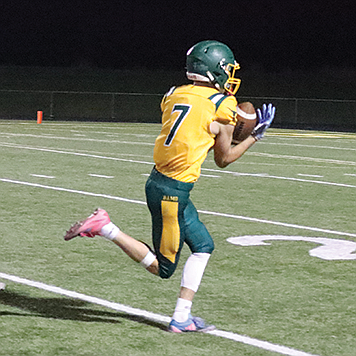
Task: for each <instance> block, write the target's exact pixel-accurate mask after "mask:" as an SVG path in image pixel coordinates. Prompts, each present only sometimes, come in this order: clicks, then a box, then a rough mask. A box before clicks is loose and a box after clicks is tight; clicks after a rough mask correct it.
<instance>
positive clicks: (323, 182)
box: [0, 143, 356, 188]
mask: <svg viewBox="0 0 356 356" xmlns="http://www.w3.org/2000/svg"><path fill="white" fill-rule="evenodd" d="M0 146H4V147H11V148H19V149H27V150H35V151H42V152H51V153H59V154H67V155H74V156H82V157H91V158H99V159H107V160H112V161H121V162H130V163H140V164H148V165H151V166H153V164H154V163H153V162H147V161H138V160H132V159H125V158H117V157H108V156H102V155H94V154H88V153H80V152H69V151H61V150H53V149H48V148H38V147H29V146H21V145H17V144H7V143H1V144H0ZM355 164H356V163H355ZM202 171H206V172H215V173H223V174H232V175H236V176H250V177H263V178H273V179H282V180H290V181H298V182H305V183H314V184H324V185H331V186H338V187H345V188H356V185H351V184H342V183H333V182H325V181H317V180H306V179H298V178H292V177H279V176H270V175H268V174H265V173H257V174H253V173H239V172H234V171H227V170H219V169H214V168H202Z"/></svg>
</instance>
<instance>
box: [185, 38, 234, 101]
mask: <svg viewBox="0 0 356 356" xmlns="http://www.w3.org/2000/svg"><path fill="white" fill-rule="evenodd" d="M238 69H240V65H239V64H238V63H237V62H236V61H235V57H234V54H233V53H232V51H231V49H230V48H229V47H228V46H226V45H225V44H223V43H221V42H218V41H202V42H198V43H197V44H196V45H194V46H193V47H192V48H190V49H189V50H188V52H187V77H188V79H190V80H193V81H202V82H210V83H212V84H214V86H215V87H216V88H217V89H218V90H219V91H220V92H221V93H229V94H231V95H235V94H236V92H237V90H238V89H239V87H240V83H241V79H239V78H236V77H235V75H236V71H237V70H238Z"/></svg>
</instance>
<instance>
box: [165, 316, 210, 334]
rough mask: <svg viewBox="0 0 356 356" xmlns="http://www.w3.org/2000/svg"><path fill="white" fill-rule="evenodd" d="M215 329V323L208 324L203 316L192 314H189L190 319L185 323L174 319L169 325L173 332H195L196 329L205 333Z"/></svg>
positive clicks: (169, 329)
mask: <svg viewBox="0 0 356 356" xmlns="http://www.w3.org/2000/svg"><path fill="white" fill-rule="evenodd" d="M214 329H215V326H214V325H208V324H206V323H205V321H204V320H203V319H202V318H199V317H196V316H191V315H189V318H188V320H187V321H184V322H183V323H179V322H178V321H175V320H174V319H172V321H171V322H170V324H169V327H168V331H170V332H173V333H183V332H194V331H195V332H202V333H205V332H207V331H211V330H214Z"/></svg>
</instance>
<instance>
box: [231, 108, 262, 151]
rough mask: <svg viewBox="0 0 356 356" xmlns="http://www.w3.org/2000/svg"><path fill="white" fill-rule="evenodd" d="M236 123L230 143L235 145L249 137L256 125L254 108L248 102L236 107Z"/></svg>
mask: <svg viewBox="0 0 356 356" xmlns="http://www.w3.org/2000/svg"><path fill="white" fill-rule="evenodd" d="M236 109H237V123H236V126H235V129H234V132H233V134H232V143H233V144H234V145H237V144H238V143H240V142H241V141H243V140H245V139H246V138H247V137H248V136H250V135H251V132H252V130H253V129H254V128H255V126H256V124H257V115H256V111H255V108H254V106H253V105H252V104H251V103H250V102H245V103H241V104H239V105H238V106H237V108H236Z"/></svg>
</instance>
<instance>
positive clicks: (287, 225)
mask: <svg viewBox="0 0 356 356" xmlns="http://www.w3.org/2000/svg"><path fill="white" fill-rule="evenodd" d="M0 182H4V183H12V184H19V185H25V186H30V187H34V188H42V189H50V190H55V191H61V192H67V193H74V194H81V195H87V196H92V197H97V198H105V199H112V200H118V201H123V202H127V203H134V204H141V205H146V202H144V201H140V200H134V199H126V198H122V197H117V196H114V195H109V194H97V193H92V192H86V191H83V190H76V189H67V188H62V187H55V186H49V185H43V184H37V183H30V182H24V181H19V180H14V179H7V178H0ZM198 212H199V213H201V214H206V215H213V216H221V217H225V218H232V219H239V220H245V221H250V222H257V223H262V224H270V225H277V226H283V227H287V228H293V229H300V230H308V231H314V232H322V233H326V234H333V235H340V236H348V237H356V234H352V233H348V232H343V231H336V230H329V229H321V228H317V227H312V226H303V225H297V224H289V223H283V222H280V221H272V220H265V219H257V218H251V217H248V216H241V215H234V214H225V213H219V212H214V211H208V210H198Z"/></svg>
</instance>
